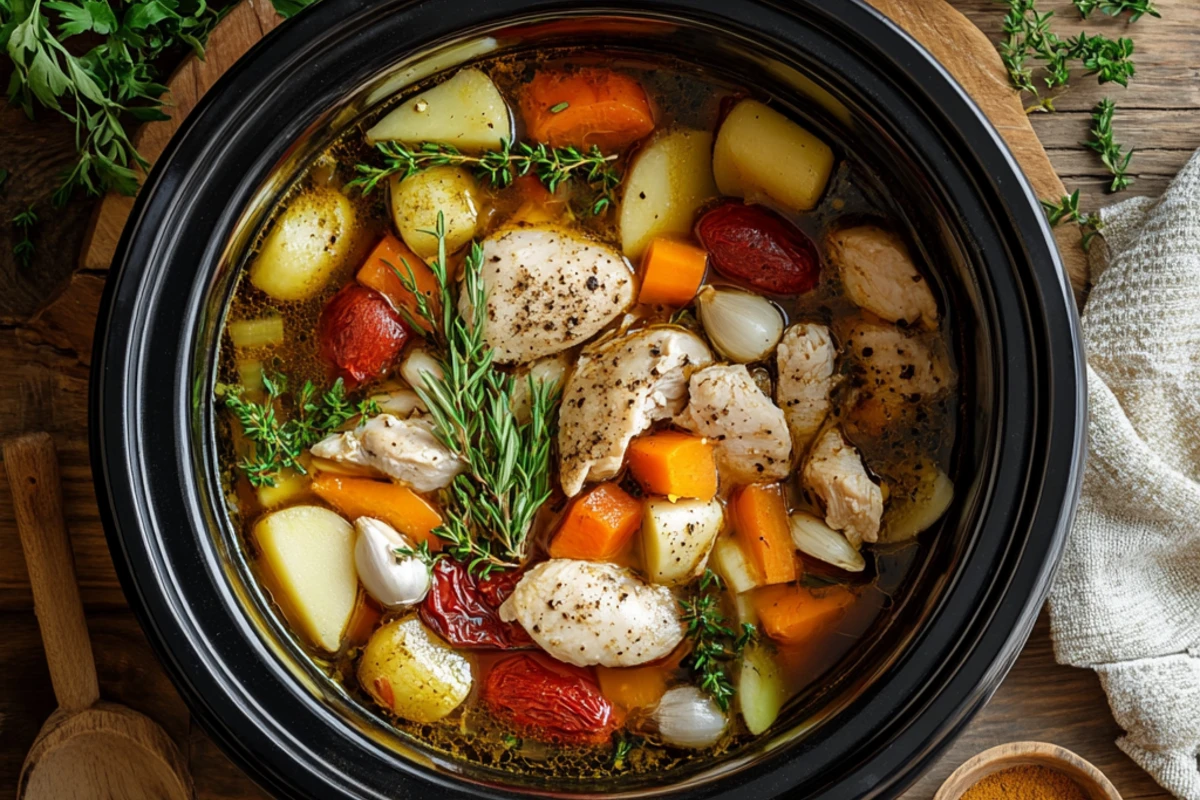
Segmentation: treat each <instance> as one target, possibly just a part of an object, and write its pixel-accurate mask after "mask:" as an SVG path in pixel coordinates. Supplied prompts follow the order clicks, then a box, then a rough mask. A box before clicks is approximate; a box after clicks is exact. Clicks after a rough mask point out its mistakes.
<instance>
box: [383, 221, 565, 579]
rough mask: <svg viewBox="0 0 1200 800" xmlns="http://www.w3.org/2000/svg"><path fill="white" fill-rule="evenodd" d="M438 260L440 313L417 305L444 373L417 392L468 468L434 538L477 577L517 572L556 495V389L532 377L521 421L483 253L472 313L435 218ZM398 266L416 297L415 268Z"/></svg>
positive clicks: (470, 295) (474, 268) (472, 268)
mask: <svg viewBox="0 0 1200 800" xmlns="http://www.w3.org/2000/svg"><path fill="white" fill-rule="evenodd" d="M428 233H430V234H431V235H433V236H436V237H437V241H438V254H437V258H436V259H435V260H434V261H432V262H431V263H430V264H429V268H430V270H431V271H432V272H433V274H434V277H435V278H436V279H437V282H438V287H439V291H440V294H441V304H440V307H441V314H440V317H439V315H438V314H436V313H434V312H433V309H432V308H431V307H430V304H429V303H427V302H424V301H423V300H421V299H419V300H418V309H417V311H418V314H420V315H421V316H422V317H424V319H425V320H426V321H427V322H428V323H429V328H430V331H429V332H428V333H427V334H426V336H427V338H429V339H430V340H431V341H432V342H433V344H434V348H435V350H437V352H438V355H439V362H440V365H441V368H442V377H440V378H438V377H435V376H434V375H432V374H426V375H425V382H424V385H423V386H419V387H415V388H416V392H417V394H418V395H420V397H421V399H422V400H423V401H424V402H425V405H426V406H427V407H428V408H429V416H430V418H431V419H432V420H433V423H434V435H435V436H437V438H438V439H439V441H441V442H442V444H444V445H445V446H446V447H448V448H450V449H451V450H452V451H454V452H455V453H456V454H457V455H458V456H459V457H460V458H462V459H463V460H464V461H465V462H466V463H467V470H466V471H465V472H463V473H462V474H460V475H458V476H457V477H456V478H455V479H454V482H453V483H451V485H450V486H449V488H448V489H447V490H446V492H445V497H444V502H443V514H444V517H445V521H444V522H443V523H442V525H441V526H440V527H439V528H437V529H436V530H435V531H434V533H435V534H437V535H438V536H440V537H441V538H442V539H444V540H446V541H447V542H448V543H449V547H448V548H447V552H449V553H450V555H451V556H453V557H454V558H455V559H457V560H459V561H462V562H464V563H466V564H467V566H468V568H469V569H470V570H471V571H472V572H473V573H476V574H480V575H485V576H486V575H488V574H489V573H490V572H492V571H493V570H497V569H507V568H513V567H518V566H520V564H521V562H522V561H523V560H524V558H525V555H526V550H527V543H526V541H525V536H526V534H527V533H528V532H529V527H530V525H531V524H532V523H533V518H534V515H535V514H536V513H537V511H538V509H539V508H541V506H542V504H543V503H544V502H546V500H547V499H548V498H549V497H550V442H551V440H552V439H553V435H554V413H555V410H556V408H557V403H558V391H557V389H556V388H555V387H554V386H548V385H546V384H545V383H543V382H542V381H533V380H532V379H531V380H530V387H529V389H530V391H529V394H530V419H529V421H528V422H526V423H524V424H520V423H518V422H517V419H516V416H515V415H514V414H513V410H512V393H513V378H512V377H511V376H509V375H506V374H505V373H503V372H501V371H500V370H499V369H497V368H496V366H495V365H494V364H493V363H492V349H491V348H490V347H488V346H487V344H486V343H485V342H484V338H483V331H484V323H485V321H486V314H487V292H486V288H485V287H484V285H483V280H482V277H481V273H482V269H483V250H482V248H481V247H480V246H479V244H478V243H473V244H472V246H471V249H470V252H469V253H468V254H467V257H466V260H465V261H464V263H463V278H462V284H461V289H458V290H457V291H461V292H465V293H466V295H465V296H466V298H467V299H468V303H467V308H469V309H470V311H469V312H468V315H467V316H464V315H463V314H462V313H460V311H459V304H458V298H457V297H456V296H455V295H456V293H457V292H456V281H455V280H454V279H453V276H451V275H450V274H449V272H448V270H447V263H448V262H447V260H446V223H445V219H444V218H443V216H442V214H441V213H439V214H438V221H437V229H436V230H434V231H428ZM403 266H404V271H401V270H399V269H397V270H396V275H397V276H398V277H399V278H400V281H401V283H402V284H404V285H405V287H406V288H408V289H409V290H410V291H413V292H414V294H416V295H417V297H418V298H421V295H420V293H419V292H416V282H415V280H414V279H413V273H412V269H411V268H410V267H409V265H408V264H407V263H405V264H404V265H403Z"/></svg>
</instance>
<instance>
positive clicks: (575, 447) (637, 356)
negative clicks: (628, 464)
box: [558, 325, 712, 497]
mask: <svg viewBox="0 0 1200 800" xmlns="http://www.w3.org/2000/svg"><path fill="white" fill-rule="evenodd" d="M710 363H712V353H711V352H709V349H708V345H706V344H705V343H704V341H703V340H702V339H701V338H700V337H699V336H697V335H696V334H694V333H692V332H691V331H688V330H685V329H683V328H679V327H676V326H673V325H657V326H654V327H650V328H643V329H641V330H639V331H634V332H633V333H628V334H625V335H622V336H615V337H613V338H611V339H606V340H604V341H603V342H600V343H599V344H596V345H592V346H591V347H588V348H587V349H585V350H584V351H583V352H582V353H581V354H580V356H579V361H578V362H577V363H576V364H575V369H574V370H573V371H572V372H571V374H570V376H569V377H568V378H567V382H566V385H565V386H564V388H563V399H562V406H561V407H560V408H559V412H558V464H559V467H558V473H559V480H560V481H561V482H562V488H563V492H565V493H566V495H567V496H568V497H574V496H575V495H577V494H579V490H580V489H582V488H583V484H584V483H586V482H587V481H602V480H605V479H606V478H611V477H612V476H614V475H616V474H617V472H619V471H620V469H621V464H622V462H623V461H624V460H625V449H626V448H627V447H628V446H629V440H630V439H632V438H633V437H634V436H637V435H638V434H639V433H641V432H642V431H644V430H646V429H647V428H649V427H650V426H651V425H652V424H653V423H654V422H656V421H657V420H660V419H669V418H670V417H672V416H674V415H675V414H678V413H679V412H680V411H681V410H682V409H683V406H684V403H686V402H687V382H688V377H689V376H690V375H691V374H692V371H693V370H695V369H697V368H699V367H704V366H707V365H708V364H710Z"/></svg>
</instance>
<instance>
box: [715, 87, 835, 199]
mask: <svg viewBox="0 0 1200 800" xmlns="http://www.w3.org/2000/svg"><path fill="white" fill-rule="evenodd" d="M832 171H833V150H831V149H830V148H829V145H827V144H825V143H824V142H823V141H821V140H820V139H818V138H817V137H816V136H813V135H812V134H811V133H809V132H808V131H806V130H805V129H804V128H802V127H800V126H799V125H797V124H796V123H795V122H792V121H791V120H790V119H788V118H787V117H785V116H783V115H782V114H780V113H779V112H778V111H775V110H773V109H770V108H767V107H766V106H765V105H763V104H762V103H760V102H758V101H757V100H743V101H742V102H740V103H738V104H737V105H736V106H734V108H733V110H732V111H730V112H729V115H728V116H727V117H726V118H725V122H724V123H722V125H721V129H720V130H719V131H718V132H717V143H716V145H715V147H714V148H713V176H714V177H715V178H716V181H717V188H718V189H720V190H721V194H725V195H730V196H732V197H745V198H747V199H748V200H751V201H754V200H759V199H762V197H763V196H765V197H767V198H770V199H771V200H773V201H774V202H776V203H778V204H779V205H781V206H783V207H785V208H788V209H791V210H792V211H807V210H809V209H811V208H814V207H815V206H816V205H817V203H818V202H819V201H820V199H821V195H822V194H823V193H824V191H825V185H826V184H827V183H829V175H830V173H831V172H832Z"/></svg>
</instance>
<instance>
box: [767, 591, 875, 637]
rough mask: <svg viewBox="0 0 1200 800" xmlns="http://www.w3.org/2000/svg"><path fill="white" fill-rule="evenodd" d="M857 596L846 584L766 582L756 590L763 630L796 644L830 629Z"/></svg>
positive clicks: (769, 634)
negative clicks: (812, 586)
mask: <svg viewBox="0 0 1200 800" xmlns="http://www.w3.org/2000/svg"><path fill="white" fill-rule="evenodd" d="M857 598H858V595H856V594H855V593H854V592H852V591H851V590H850V589H847V588H846V587H845V586H830V587H829V588H827V589H820V590H817V591H813V590H811V589H808V588H806V587H804V586H767V587H765V588H763V589H759V590H757V591H755V592H754V595H753V599H754V608H755V610H756V611H757V612H758V621H759V622H760V623H762V626H763V630H764V631H766V633H767V635H768V636H770V637H771V638H772V639H774V640H776V641H777V642H780V643H782V644H788V645H795V644H802V643H804V642H808V641H811V640H812V639H814V638H816V637H818V636H821V635H823V634H826V633H829V632H830V631H831V630H833V628H834V627H835V626H836V625H837V623H838V622H840V621H841V619H842V617H844V616H845V615H846V609H847V608H849V607H850V606H851V605H852V604H853V603H854V601H855V600H856V599H857Z"/></svg>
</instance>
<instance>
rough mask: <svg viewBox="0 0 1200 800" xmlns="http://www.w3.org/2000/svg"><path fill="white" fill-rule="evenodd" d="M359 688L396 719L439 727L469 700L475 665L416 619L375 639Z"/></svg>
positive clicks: (377, 634)
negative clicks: (438, 721) (443, 718)
mask: <svg viewBox="0 0 1200 800" xmlns="http://www.w3.org/2000/svg"><path fill="white" fill-rule="evenodd" d="M358 682H359V684H360V685H362V687H363V688H364V689H366V690H367V692H369V693H370V695H371V697H373V698H374V699H375V702H377V703H379V704H380V705H381V706H383V707H384V708H387V709H388V710H389V711H391V712H392V713H394V714H395V715H396V716H398V717H401V718H402V719H407V720H411V721H412V722H420V723H426V722H435V721H437V720H439V719H441V718H442V717H444V716H446V715H447V714H449V713H450V712H451V711H453V710H454V709H456V708H458V706H459V705H460V704H461V703H462V701H463V700H466V699H467V695H468V694H469V693H470V691H471V664H470V662H469V661H467V659H466V658H464V657H463V656H462V655H461V654H459V653H458V652H456V651H455V650H454V649H452V648H451V647H450V646H449V645H448V644H446V643H445V642H443V641H442V640H441V639H440V638H438V637H437V636H436V635H435V634H434V633H433V632H432V631H430V630H429V629H428V628H426V627H425V626H424V625H423V624H422V623H421V620H420V619H418V618H417V617H416V615H413V616H410V617H406V618H405V619H398V620H393V621H392V622H389V623H388V624H387V625H384V626H383V627H382V628H380V629H379V630H377V631H375V633H373V634H372V635H371V639H370V641H368V642H367V646H366V648H365V649H364V650H363V654H362V658H361V659H360V660H359V662H358Z"/></svg>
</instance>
